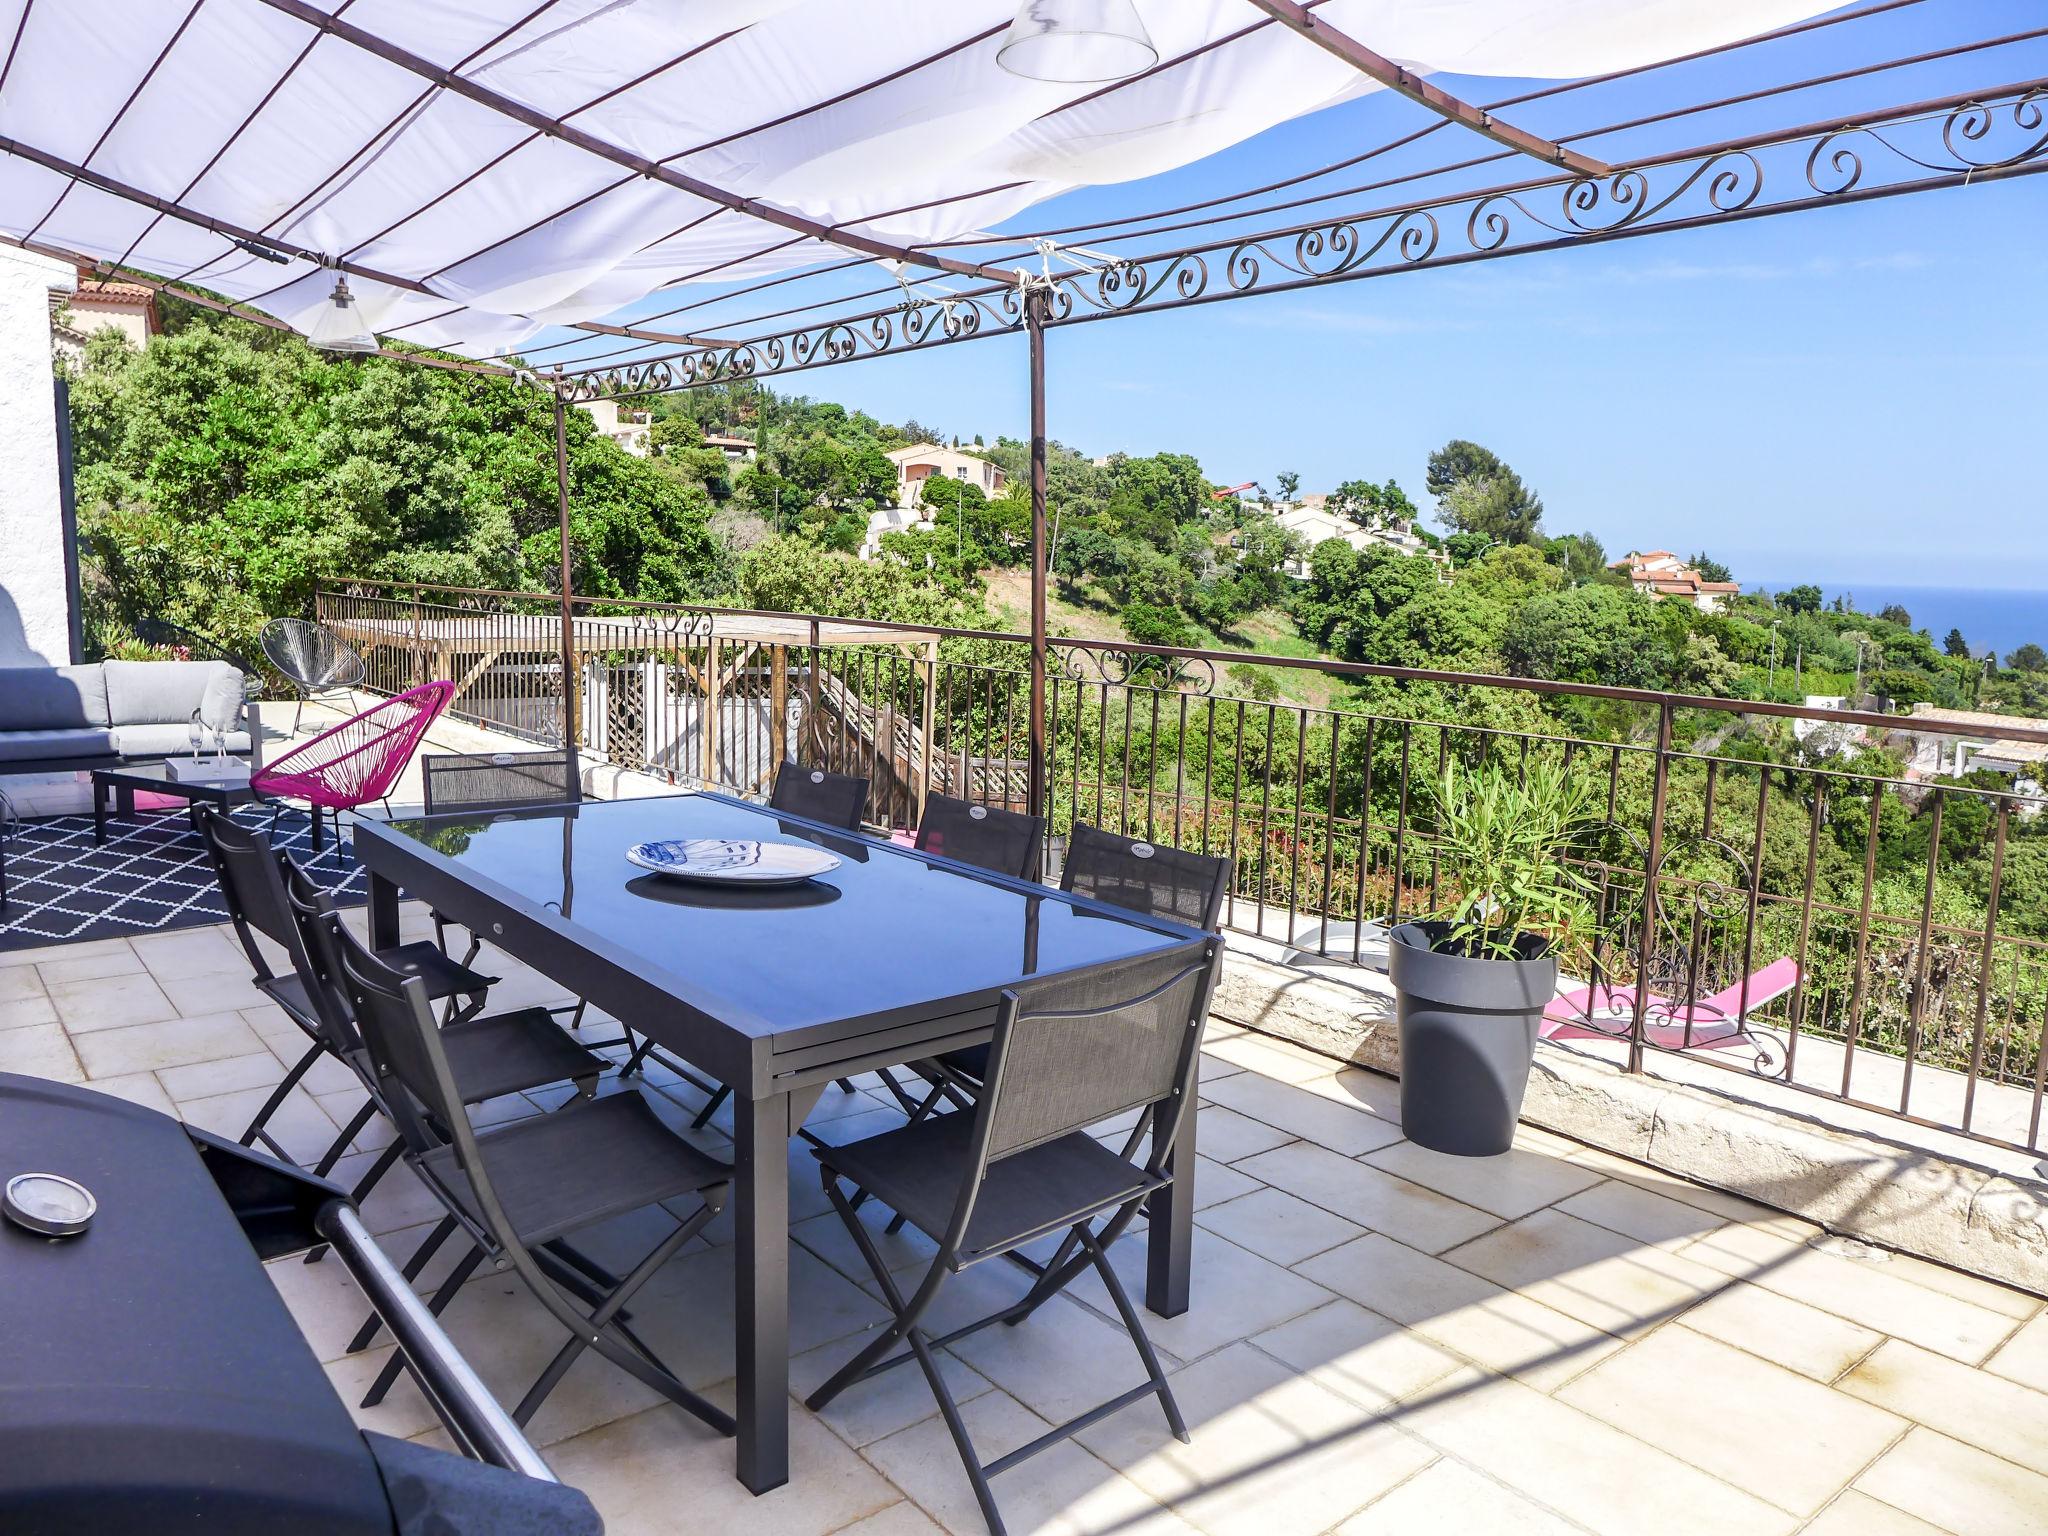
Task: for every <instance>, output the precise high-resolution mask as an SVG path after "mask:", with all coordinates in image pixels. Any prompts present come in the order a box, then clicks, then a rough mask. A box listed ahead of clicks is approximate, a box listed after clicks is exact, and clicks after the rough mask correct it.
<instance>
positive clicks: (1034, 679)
mask: <svg viewBox="0 0 2048 1536" xmlns="http://www.w3.org/2000/svg"><path fill="white" fill-rule="evenodd" d="M1045 308H1046V294H1045V290H1044V289H1043V288H1041V287H1027V288H1026V289H1025V291H1024V328H1025V331H1026V332H1027V333H1028V335H1029V337H1030V342H1031V763H1030V778H1029V780H1028V783H1029V790H1028V794H1029V798H1030V814H1031V815H1033V816H1044V815H1046V803H1045V784H1046V769H1047V764H1046V758H1045V752H1046V740H1045V662H1046V645H1045V600H1046V593H1045V555H1046V549H1045Z"/></svg>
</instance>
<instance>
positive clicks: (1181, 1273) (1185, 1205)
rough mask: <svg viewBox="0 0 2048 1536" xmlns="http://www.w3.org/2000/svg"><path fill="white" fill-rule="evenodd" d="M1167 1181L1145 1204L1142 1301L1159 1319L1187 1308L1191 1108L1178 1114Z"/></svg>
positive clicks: (1191, 1188)
mask: <svg viewBox="0 0 2048 1536" xmlns="http://www.w3.org/2000/svg"><path fill="white" fill-rule="evenodd" d="M1172 1168H1173V1174H1174V1178H1173V1182H1172V1183H1171V1184H1169V1185H1167V1186H1166V1187H1165V1188H1164V1189H1161V1190H1157V1191H1155V1192H1154V1193H1153V1195H1152V1197H1151V1198H1150V1199H1149V1200H1147V1201H1146V1203H1145V1305H1146V1307H1147V1308H1148V1309H1150V1310H1151V1311H1153V1312H1156V1313H1158V1314H1159V1316H1161V1317H1179V1316H1180V1315H1181V1313H1183V1312H1185V1311H1187V1309H1188V1270H1189V1267H1190V1265H1191V1263H1192V1261H1193V1250H1194V1239H1195V1106H1194V1105H1193V1104H1190V1105H1188V1111H1187V1113H1186V1114H1184V1115H1182V1116H1181V1117H1180V1132H1179V1134H1178V1135H1176V1136H1175V1137H1174V1142H1173V1160H1172Z"/></svg>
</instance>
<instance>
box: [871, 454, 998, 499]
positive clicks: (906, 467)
mask: <svg viewBox="0 0 2048 1536" xmlns="http://www.w3.org/2000/svg"><path fill="white" fill-rule="evenodd" d="M888 458H889V462H890V463H891V464H894V465H895V466H896V504H897V505H898V506H903V507H914V506H916V505H917V504H918V501H919V499H920V497H921V495H922V492H923V487H924V482H925V481H927V480H929V479H930V478H931V477H932V476H933V475H944V476H945V477H946V478H947V479H949V480H965V481H966V482H967V483H968V484H969V485H973V486H978V487H979V488H980V490H981V493H982V495H984V496H986V497H988V498H989V499H990V500H991V501H993V500H994V499H995V498H996V497H998V496H1000V495H1002V494H1003V488H1004V487H1005V486H1007V485H1008V484H1009V483H1010V477H1009V476H1008V475H1005V474H1004V473H1003V472H1002V471H1001V470H1000V469H998V468H997V467H996V466H995V465H994V464H993V463H991V462H990V461H989V460H987V459H985V458H983V457H982V456H981V455H980V454H978V453H969V452H967V451H966V450H965V449H961V448H942V447H940V446H939V445H938V444H937V443H912V444H911V445H910V446H909V447H908V448H896V449H892V450H891V451H890V453H889V455H888Z"/></svg>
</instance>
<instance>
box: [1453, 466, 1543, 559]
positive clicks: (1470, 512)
mask: <svg viewBox="0 0 2048 1536" xmlns="http://www.w3.org/2000/svg"><path fill="white" fill-rule="evenodd" d="M1436 515H1437V518H1438V520H1439V521H1440V522H1442V523H1443V525H1444V526H1445V527H1446V528H1449V529H1452V530H1453V531H1454V532H1457V533H1474V534H1478V535H1480V536H1481V537H1482V538H1487V539H1492V540H1495V541H1497V542H1499V543H1503V544H1535V543H1538V542H1540V541H1541V539H1542V536H1543V535H1542V523H1543V502H1542V499H1541V498H1540V497H1537V496H1534V495H1532V494H1531V493H1530V492H1529V490H1528V488H1527V487H1525V486H1524V485H1523V484H1522V480H1521V477H1520V476H1519V475H1516V474H1514V473H1512V472H1507V473H1503V474H1499V475H1475V476H1470V477H1467V478H1466V479H1463V480H1459V481H1456V482H1455V483H1453V484H1452V485H1451V486H1450V487H1449V488H1448V489H1447V490H1445V492H1444V493H1443V495H1441V496H1439V497H1438V498H1437V503H1436Z"/></svg>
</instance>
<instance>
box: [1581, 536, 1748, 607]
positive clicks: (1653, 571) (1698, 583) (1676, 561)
mask: <svg viewBox="0 0 2048 1536" xmlns="http://www.w3.org/2000/svg"><path fill="white" fill-rule="evenodd" d="M1607 568H1608V569H1609V570H1610V571H1621V572H1623V573H1624V574H1626V575H1627V577H1628V579H1629V584H1630V585H1631V586H1633V587H1634V588H1635V589H1636V590H1637V591H1638V592H1641V593H1643V594H1644V595H1645V596H1648V597H1657V598H1667V597H1669V598H1677V599H1679V600H1680V601H1682V602H1688V603H1691V604H1692V605H1693V607H1695V608H1697V609H1699V611H1700V612H1701V613H1719V612H1721V611H1722V610H1723V609H1725V608H1726V607H1727V606H1728V600H1729V599H1730V598H1732V597H1736V596H1739V595H1740V594H1741V592H1742V584H1741V583H1740V582H1735V581H1708V580H1707V579H1706V577H1704V576H1702V575H1701V574H1700V573H1699V572H1698V571H1697V570H1695V569H1694V568H1693V567H1692V566H1690V565H1688V564H1687V563H1686V562H1685V561H1684V560H1682V559H1680V558H1679V557H1678V556H1677V555H1674V554H1673V553H1671V551H1670V550H1668V549H1650V550H1630V551H1629V552H1628V553H1627V554H1625V555H1623V556H1622V557H1621V558H1620V559H1619V560H1616V561H1613V562H1611V563H1610V564H1609V565H1608V567H1607Z"/></svg>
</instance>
